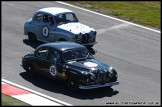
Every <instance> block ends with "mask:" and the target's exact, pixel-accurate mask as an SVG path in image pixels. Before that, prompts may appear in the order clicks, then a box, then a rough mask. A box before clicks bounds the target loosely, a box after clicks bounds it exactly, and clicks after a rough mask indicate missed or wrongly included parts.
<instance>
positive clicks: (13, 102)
mask: <svg viewBox="0 0 162 107" xmlns="http://www.w3.org/2000/svg"><path fill="white" fill-rule="evenodd" d="M1 106H31V105H29V104H27V103H25V102H22V101H20V100H17V99H15V98H13V97H10V96H8V95H5V94H1Z"/></svg>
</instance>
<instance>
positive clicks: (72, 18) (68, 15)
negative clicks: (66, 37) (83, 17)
mask: <svg viewBox="0 0 162 107" xmlns="http://www.w3.org/2000/svg"><path fill="white" fill-rule="evenodd" d="M66 20H67V21H73V20H74V17H73V14H66Z"/></svg>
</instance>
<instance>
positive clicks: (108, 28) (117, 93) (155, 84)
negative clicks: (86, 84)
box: [1, 1, 161, 105]
mask: <svg viewBox="0 0 162 107" xmlns="http://www.w3.org/2000/svg"><path fill="white" fill-rule="evenodd" d="M50 6H58V7H64V8H67V9H70V10H73V11H74V12H75V13H76V15H77V17H78V19H79V20H80V22H81V23H84V24H86V25H89V26H92V27H93V28H95V29H96V30H97V32H98V34H97V42H98V44H96V45H95V46H94V47H93V49H94V50H96V51H97V53H96V54H95V55H94V57H95V58H96V59H98V60H100V61H102V62H104V63H107V64H109V65H112V66H113V67H114V68H115V69H116V70H117V72H118V75H119V78H118V79H119V81H120V84H119V85H118V86H114V87H112V88H111V89H106V88H103V89H95V90H87V91H80V92H78V93H73V92H70V91H68V90H67V88H66V86H64V85H65V84H64V83H63V82H58V81H55V80H54V81H52V80H50V79H47V78H44V77H42V76H39V75H38V76H37V77H36V78H30V77H28V76H26V74H25V73H24V70H23V68H21V66H20V64H21V56H23V55H25V54H26V53H27V52H29V51H33V50H34V49H35V48H36V47H37V46H39V45H40V44H41V43H38V42H37V43H32V42H30V41H28V40H27V37H26V36H24V34H23V25H24V22H25V21H26V20H27V19H29V18H30V17H31V16H32V15H33V13H34V12H35V11H36V10H37V9H40V8H43V7H50ZM1 31H2V33H1V34H2V41H1V42H2V78H3V79H6V80H9V81H12V82H14V83H17V84H19V85H22V86H25V87H28V88H30V89H32V90H35V91H38V92H40V93H43V94H46V95H48V96H51V97H54V98H56V99H59V100H62V101H64V102H66V103H69V104H72V105H105V103H107V102H113V101H114V102H118V103H119V104H122V103H123V102H132V101H133V102H136V101H138V102H145V101H146V103H149V102H152V101H153V102H158V103H160V104H161V102H160V101H161V100H160V98H161V96H160V95H161V93H160V89H161V85H160V79H161V77H160V74H161V72H160V71H161V69H160V61H161V60H160V59H161V56H160V43H161V40H160V33H157V32H154V31H150V30H147V29H144V28H140V27H136V26H133V25H130V24H126V23H123V22H120V21H116V20H112V19H109V18H106V17H103V16H100V15H96V14H93V13H90V12H86V11H82V10H80V9H77V8H74V7H70V6H66V5H63V4H60V3H58V2H52V1H50V2H16V1H14V2H11V1H10V2H2V29H1Z"/></svg>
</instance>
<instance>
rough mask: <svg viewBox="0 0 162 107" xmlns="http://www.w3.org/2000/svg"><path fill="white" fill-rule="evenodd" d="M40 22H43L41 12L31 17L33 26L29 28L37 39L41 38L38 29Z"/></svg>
mask: <svg viewBox="0 0 162 107" xmlns="http://www.w3.org/2000/svg"><path fill="white" fill-rule="evenodd" d="M42 23H43V13H42V12H38V13H36V14H35V15H34V17H33V28H32V29H31V30H32V31H33V33H34V34H35V35H36V37H37V39H38V40H41V37H40V35H41V32H40V29H41V26H42Z"/></svg>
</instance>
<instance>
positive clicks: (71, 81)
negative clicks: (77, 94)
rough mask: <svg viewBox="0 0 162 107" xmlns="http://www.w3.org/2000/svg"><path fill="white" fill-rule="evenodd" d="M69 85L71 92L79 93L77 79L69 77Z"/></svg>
mask: <svg viewBox="0 0 162 107" xmlns="http://www.w3.org/2000/svg"><path fill="white" fill-rule="evenodd" d="M67 84H68V88H69V89H70V90H71V91H77V90H78V89H79V85H78V80H77V79H76V78H75V77H69V78H68V81H67Z"/></svg>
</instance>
